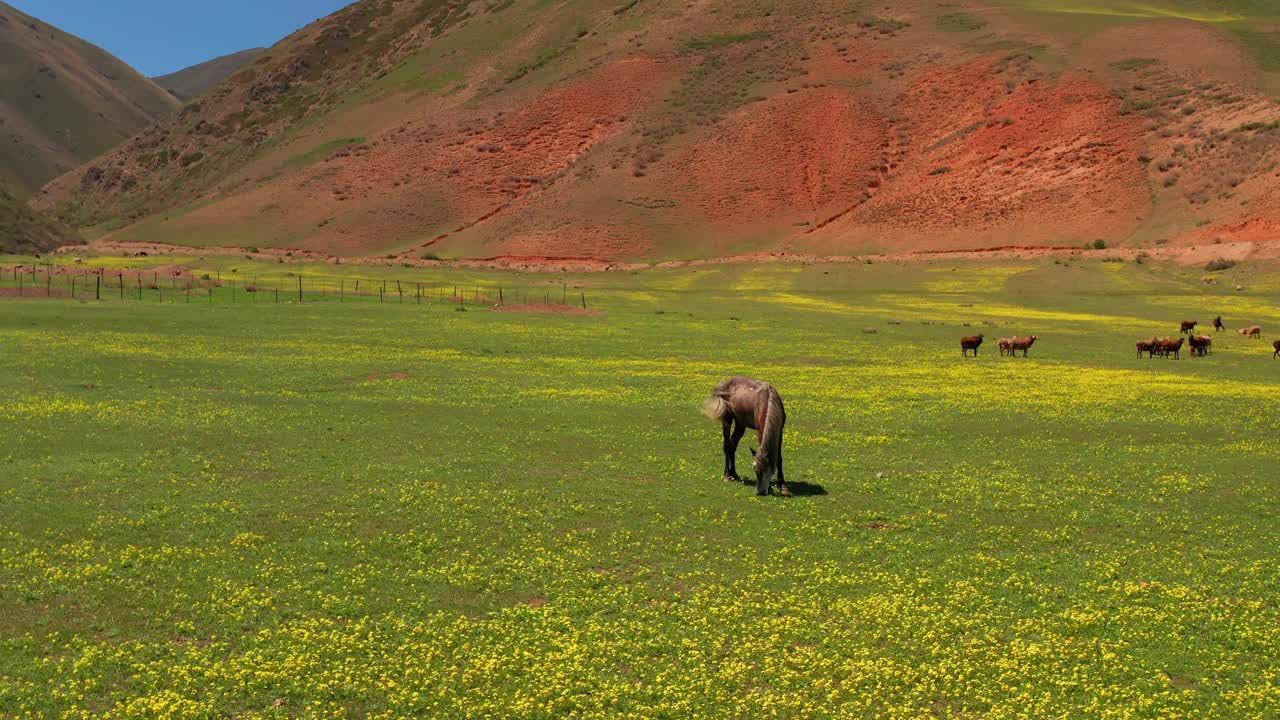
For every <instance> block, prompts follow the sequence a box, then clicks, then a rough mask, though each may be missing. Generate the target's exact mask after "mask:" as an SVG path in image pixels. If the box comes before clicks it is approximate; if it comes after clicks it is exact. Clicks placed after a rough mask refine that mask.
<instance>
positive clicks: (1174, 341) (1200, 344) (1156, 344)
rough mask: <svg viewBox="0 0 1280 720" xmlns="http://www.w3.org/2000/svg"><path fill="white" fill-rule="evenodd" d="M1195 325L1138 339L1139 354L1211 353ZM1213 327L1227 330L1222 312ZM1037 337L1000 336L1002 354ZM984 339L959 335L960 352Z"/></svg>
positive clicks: (1253, 333) (1252, 331) (1255, 328)
mask: <svg viewBox="0 0 1280 720" xmlns="http://www.w3.org/2000/svg"><path fill="white" fill-rule="evenodd" d="M1196 325H1199V323H1198V322H1196V321H1195V320H1183V321H1182V323H1181V326H1180V328H1179V336H1178V337H1177V338H1171V337H1153V338H1151V339H1150V340H1139V341H1138V342H1137V348H1138V357H1142V356H1143V354H1144V353H1145V354H1146V356H1147V357H1149V358H1153V357H1156V356H1157V355H1158V356H1160V357H1172V358H1174V359H1177V358H1179V357H1181V353H1182V347H1183V345H1184V344H1185V345H1186V346H1187V349H1188V350H1189V351H1190V352H1191V355H1192V356H1196V355H1199V356H1201V357H1203V356H1205V355H1208V354H1210V353H1212V352H1213V337H1212V336H1209V335H1196V334H1195V330H1196ZM1213 327H1214V329H1215V330H1226V326H1225V325H1223V324H1222V317H1221V316H1219V317H1216V318H1214V319H1213ZM1236 332H1239V333H1240V334H1241V335H1243V336H1245V337H1247V338H1250V339H1253V340H1261V339H1262V327H1261V326H1259V325H1250V326H1248V327H1243V328H1240V329H1239V330H1237V331H1236ZM1038 337H1039V336H1037V335H1031V336H1028V337H1018V336H1016V335H1015V336H1013V337H1007V338H1000V340H999V343H998V344H999V347H1000V355H1001V356H1002V357H1003V356H1005V355H1009V356H1016V355H1017V353H1018V351H1019V350H1021V351H1022V356H1023V357H1027V351H1028V350H1030V349H1031V346H1032V345H1034V344H1035V342H1036V339H1037V338H1038ZM982 340H983V336H982V335H981V334H979V335H970V336H968V337H963V338H960V351H961V353H962V354H963V355H964V356H965V357H968V356H969V353H970V352H972V353H973V356H974V357H978V348H979V347H980V346H981V345H982ZM1271 347H1272V348H1273V349H1274V350H1275V352H1273V353H1271V357H1272V358H1273V359H1274V358H1280V340H1276V341H1274V342H1272V343H1271Z"/></svg>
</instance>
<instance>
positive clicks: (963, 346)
mask: <svg viewBox="0 0 1280 720" xmlns="http://www.w3.org/2000/svg"><path fill="white" fill-rule="evenodd" d="M981 344H982V335H971V336H969V337H963V338H960V352H961V353H963V354H964V356H965V357H969V351H970V350H972V351H973V356H974V357H978V346H979V345H981Z"/></svg>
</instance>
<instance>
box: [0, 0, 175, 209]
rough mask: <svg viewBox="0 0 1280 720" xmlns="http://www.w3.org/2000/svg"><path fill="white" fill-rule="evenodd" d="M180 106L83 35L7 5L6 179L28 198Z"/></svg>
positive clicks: (3, 59) (0, 37)
mask: <svg viewBox="0 0 1280 720" xmlns="http://www.w3.org/2000/svg"><path fill="white" fill-rule="evenodd" d="M178 105H179V103H178V102H177V100H175V99H174V98H173V97H172V96H170V95H169V94H168V93H166V92H165V91H163V90H162V89H160V87H159V86H157V85H155V84H154V83H152V82H151V81H150V80H148V79H146V78H144V77H143V76H142V75H140V74H139V73H138V72H137V71H135V70H133V69H132V68H131V67H129V66H128V65H126V64H125V63H124V62H122V61H120V60H119V59H118V58H116V57H114V56H112V55H111V54H110V53H107V52H106V51H105V50H102V49H101V48H98V47H96V46H94V45H92V44H90V43H88V42H85V41H84V40H81V39H80V38H77V37H75V36H73V35H69V34H67V33H65V32H63V31H61V30H59V29H57V28H55V27H53V26H51V25H49V24H48V23H45V22H42V21H40V20H38V19H36V18H33V17H31V16H28V15H25V14H23V13H21V12H19V11H18V10H16V9H15V8H13V7H11V6H9V5H7V4H5V3H3V2H0V180H3V181H5V182H6V183H7V184H8V185H10V187H11V188H13V189H14V190H15V191H16V192H17V193H19V194H22V195H27V194H30V193H33V192H35V191H36V190H38V189H39V188H40V187H41V186H42V185H44V184H45V183H46V182H48V181H49V180H52V179H53V178H55V177H57V176H58V175H61V174H63V173H65V172H67V171H68V170H71V169H72V168H75V167H76V166H78V165H80V164H81V163H83V162H85V161H86V160H89V159H91V158H93V157H96V156H98V155H100V154H101V153H103V152H106V151H108V150H110V149H111V148H112V147H114V146H115V145H117V144H119V143H120V142H121V141H123V140H125V139H127V138H128V137H130V136H131V135H133V134H134V133H136V132H137V131H139V130H141V129H143V128H144V127H146V126H148V125H150V124H151V123H152V122H154V121H155V120H157V119H159V118H160V117H161V116H163V115H164V114H166V113H168V112H171V111H173V110H175V109H177V107H178Z"/></svg>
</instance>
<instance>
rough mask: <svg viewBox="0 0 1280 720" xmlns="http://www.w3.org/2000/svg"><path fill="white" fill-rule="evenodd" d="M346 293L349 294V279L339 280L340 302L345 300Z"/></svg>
mask: <svg viewBox="0 0 1280 720" xmlns="http://www.w3.org/2000/svg"><path fill="white" fill-rule="evenodd" d="M346 295H347V281H346V280H339V281H338V302H345V301H346Z"/></svg>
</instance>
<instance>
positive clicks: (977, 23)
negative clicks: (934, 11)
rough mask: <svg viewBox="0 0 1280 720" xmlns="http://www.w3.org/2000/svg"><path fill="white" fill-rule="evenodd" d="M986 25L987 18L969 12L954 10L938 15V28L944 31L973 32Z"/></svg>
mask: <svg viewBox="0 0 1280 720" xmlns="http://www.w3.org/2000/svg"><path fill="white" fill-rule="evenodd" d="M986 26H987V21H986V20H983V19H982V18H980V17H977V16H976V15H970V14H969V13H963V12H953V13H947V14H945V15H940V16H938V29H939V30H942V31H944V32H973V31H975V30H981V29H982V28H984V27H986Z"/></svg>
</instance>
